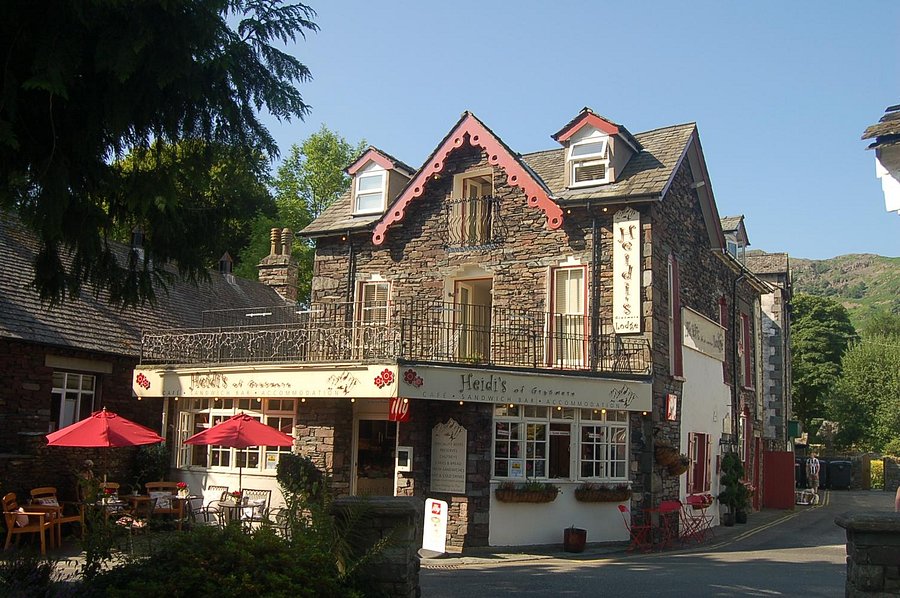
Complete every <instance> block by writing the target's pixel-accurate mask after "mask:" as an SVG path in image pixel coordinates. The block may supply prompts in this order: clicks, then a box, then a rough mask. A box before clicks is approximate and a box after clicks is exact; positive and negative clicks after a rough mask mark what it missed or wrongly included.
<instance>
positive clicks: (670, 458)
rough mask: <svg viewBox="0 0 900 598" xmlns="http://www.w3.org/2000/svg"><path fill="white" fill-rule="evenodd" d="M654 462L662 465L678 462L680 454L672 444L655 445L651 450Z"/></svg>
mask: <svg viewBox="0 0 900 598" xmlns="http://www.w3.org/2000/svg"><path fill="white" fill-rule="evenodd" d="M653 454H654V456H655V457H656V462H657V463H658V464H659V465H662V466H663V467H669V466H670V465H674V464H675V463H678V460H679V458H680V457H681V454H680V453H679V452H678V449H676V448H675V447H674V446H657V447H656V449H654V451H653Z"/></svg>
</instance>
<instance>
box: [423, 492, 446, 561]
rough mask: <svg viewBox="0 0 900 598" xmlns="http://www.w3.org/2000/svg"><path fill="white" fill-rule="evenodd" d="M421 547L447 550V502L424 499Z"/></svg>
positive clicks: (441, 550)
mask: <svg viewBox="0 0 900 598" xmlns="http://www.w3.org/2000/svg"><path fill="white" fill-rule="evenodd" d="M422 549H424V550H432V551H434V552H439V553H441V554H443V553H445V552H447V503H446V502H444V501H443V500H438V499H436V498H429V499H426V500H425V526H424V528H423V532H422Z"/></svg>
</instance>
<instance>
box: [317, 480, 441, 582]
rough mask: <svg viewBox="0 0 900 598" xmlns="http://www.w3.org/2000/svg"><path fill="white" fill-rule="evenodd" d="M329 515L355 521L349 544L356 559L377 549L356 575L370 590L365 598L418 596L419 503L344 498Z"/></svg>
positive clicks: (421, 517)
mask: <svg viewBox="0 0 900 598" xmlns="http://www.w3.org/2000/svg"><path fill="white" fill-rule="evenodd" d="M332 511H333V512H334V513H335V514H337V515H341V516H345V517H346V518H347V519H350V520H352V521H354V529H353V530H352V534H351V536H350V537H349V538H348V541H349V542H350V545H351V548H352V549H353V551H354V553H355V556H356V558H359V557H360V556H361V555H365V554H367V553H369V552H370V551H371V550H372V549H373V547H376V546H378V547H379V548H378V549H377V550H376V551H375V553H374V554H373V555H372V557H371V559H370V560H368V561H367V562H366V564H365V565H364V566H363V568H362V569H361V570H360V572H359V575H360V577H361V578H362V579H363V580H364V581H365V583H366V587H367V588H368V590H369V591H367V592H366V594H367V595H370V594H371V595H373V596H396V597H398V598H418V596H420V595H421V589H420V588H419V556H418V549H419V547H420V546H421V545H422V525H423V518H424V516H425V515H424V510H423V501H422V500H420V499H416V498H405V499H404V498H389V497H378V498H351V497H345V498H341V499H338V500H337V501H335V503H334V505H333V507H332ZM359 514H364V516H358V515H359Z"/></svg>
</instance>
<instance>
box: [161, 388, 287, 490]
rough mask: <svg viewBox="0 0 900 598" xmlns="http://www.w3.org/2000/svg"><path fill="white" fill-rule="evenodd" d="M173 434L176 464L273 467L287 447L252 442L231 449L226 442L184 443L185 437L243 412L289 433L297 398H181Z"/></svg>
mask: <svg viewBox="0 0 900 598" xmlns="http://www.w3.org/2000/svg"><path fill="white" fill-rule="evenodd" d="M183 401H184V402H183V403H182V411H181V412H180V413H179V417H178V424H179V430H178V433H177V435H176V438H177V443H178V446H177V447H176V449H177V454H178V466H179V467H189V466H196V467H208V468H215V469H219V470H226V471H234V472H237V470H238V468H239V467H240V468H242V469H243V470H244V471H247V470H248V469H249V470H256V471H265V470H268V471H272V472H274V471H275V468H276V467H277V466H278V457H279V456H280V455H282V454H284V453H289V452H290V450H291V448H290V447H275V446H252V447H248V448H245V449H234V448H229V447H227V446H219V445H212V446H204V445H186V444H184V440H185V439H186V438H188V437H190V436H192V435H194V434H196V433H198V432H202V431H203V430H206V429H209V428H210V427H212V426H215V425H217V424H219V423H221V422H223V421H225V420H226V419H228V418H230V417H231V416H233V415H236V414H238V413H244V414H246V415H249V416H250V417H252V418H253V419H255V420H257V421H260V422H264V423H265V424H267V425H269V426H272V427H273V428H275V429H277V430H280V431H282V432H284V433H285V434H292V433H293V431H294V425H295V423H296V409H297V400H296V399H206V398H204V399H200V398H197V399H183Z"/></svg>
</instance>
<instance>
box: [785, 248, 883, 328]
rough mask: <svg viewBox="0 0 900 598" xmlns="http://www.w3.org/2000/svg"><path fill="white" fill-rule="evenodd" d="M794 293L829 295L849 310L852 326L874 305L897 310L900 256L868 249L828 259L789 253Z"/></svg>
mask: <svg viewBox="0 0 900 598" xmlns="http://www.w3.org/2000/svg"><path fill="white" fill-rule="evenodd" d="M791 270H792V271H793V274H794V293H806V294H809V295H818V296H820V297H829V298H831V299H834V300H835V301H839V302H840V303H841V304H843V305H844V307H846V308H847V310H848V311H849V312H850V318H851V320H852V321H853V324H854V326H857V327H859V324H860V323H861V322H862V321H863V320H864V319H865V317H866V315H867V314H868V313H869V312H870V311H872V310H876V309H885V310H887V311H889V312H892V313H895V314H900V257H882V256H880V255H873V254H870V253H863V254H849V255H839V256H837V257H833V258H831V259H828V260H806V259H802V258H795V257H793V256H791Z"/></svg>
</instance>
